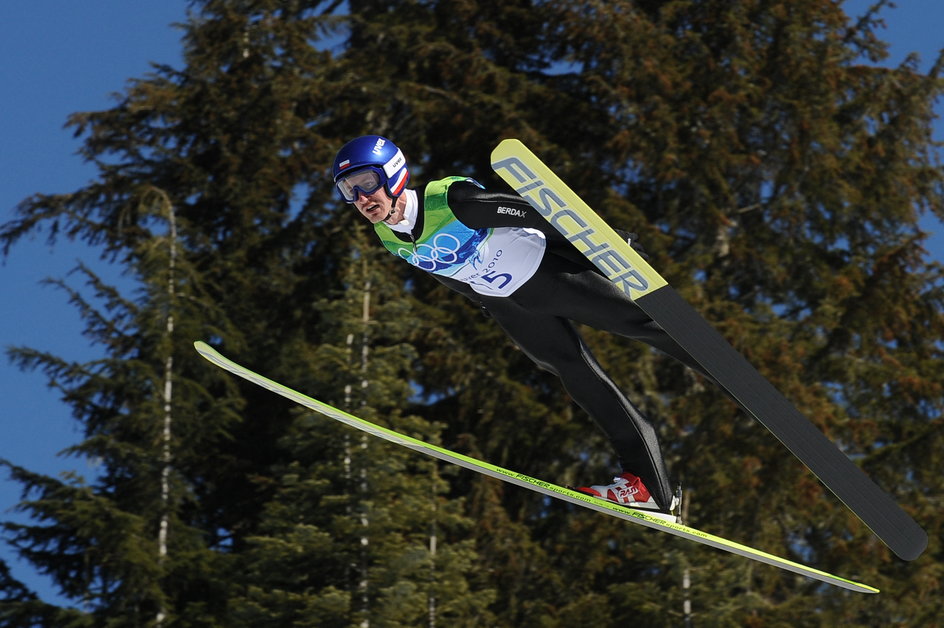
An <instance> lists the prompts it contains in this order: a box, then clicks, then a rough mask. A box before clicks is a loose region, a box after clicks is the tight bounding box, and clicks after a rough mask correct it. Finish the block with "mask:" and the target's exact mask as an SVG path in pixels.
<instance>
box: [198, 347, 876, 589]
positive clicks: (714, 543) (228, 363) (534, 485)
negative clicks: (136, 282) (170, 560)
mask: <svg viewBox="0 0 944 628" xmlns="http://www.w3.org/2000/svg"><path fill="white" fill-rule="evenodd" d="M194 347H195V348H196V350H197V352H198V353H200V355H202V356H203V357H204V358H206V359H207V360H209V361H210V362H211V363H213V364H215V365H216V366H218V367H220V368H222V369H224V370H226V371H229V372H230V373H232V374H234V375H237V376H239V377H241V378H243V379H245V380H247V381H249V382H252V383H253V384H256V385H258V386H261V387H263V388H265V389H267V390H270V391H272V392H274V393H276V394H278V395H281V396H282V397H285V398H286V399H289V400H291V401H294V402H295V403H298V404H300V405H302V406H305V407H306V408H309V409H311V410H314V411H315V412H318V413H320V414H323V415H325V416H327V417H329V418H332V419H334V420H336V421H340V422H341V423H344V424H346V425H349V426H351V427H354V428H356V429H359V430H361V431H364V432H367V433H368V434H371V435H373V436H377V437H379V438H382V439H384V440H386V441H389V442H391V443H396V444H398V445H402V446H404V447H408V448H409V449H412V450H414V451H418V452H420V453H423V454H426V455H428V456H432V457H434V458H438V459H440V460H444V461H446V462H450V463H452V464H456V465H459V466H461V467H464V468H466V469H470V470H472V471H476V472H478V473H481V474H483V475H487V476H489V477H492V478H497V479H499V480H502V481H504V482H508V483H510V484H514V485H516V486H520V487H522V488H526V489H529V490H532V491H534V492H536V493H540V494H542V495H547V496H549V497H553V498H555V499H560V500H562V501H565V502H569V503H571V504H576V505H577V506H581V507H583V508H589V509H590V510H596V511H597V512H601V513H604V514H607V515H610V516H613V517H618V518H620V519H624V520H626V521H630V522H632V523H635V524H638V525H641V526H645V527H647V528H653V529H655V530H660V531H662V532H668V533H669V534H672V535H674V536H679V537H682V538H685V539H688V540H690V541H695V542H696V543H701V544H703V545H708V546H711V547H714V548H717V549H720V550H723V551H725V552H730V553H732V554H737V555H738V556H743V557H745V558H750V559H752V560H756V561H758V562H761V563H765V564H768V565H772V566H774V567H779V568H780V569H784V570H786V571H791V572H793V573H797V574H800V575H802V576H806V577H808V578H813V579H814V580H819V581H822V582H826V583H828V584H831V585H835V586H837V587H842V588H844V589H848V590H850V591H856V592H859V593H878V592H879V590H878V589H876V588H874V587H871V586H869V585H866V584H862V583H859V582H854V581H852V580H847V579H845V578H841V577H839V576H836V575H833V574H830V573H827V572H825V571H820V570H819V569H814V568H812V567H808V566H806V565H803V564H801V563H797V562H794V561H791V560H787V559H785V558H780V557H779V556H774V555H773V554H768V553H767V552H763V551H761V550H758V549H754V548H752V547H748V546H746V545H742V544H740V543H736V542H734V541H729V540H728V539H724V538H722V537H720V536H716V535H714V534H709V533H707V532H702V531H701V530H697V529H695V528H691V527H688V526H685V525H682V524H679V523H672V522H669V521H664V520H662V519H659V518H658V517H654V516H652V515H649V514H646V513H645V512H641V511H638V510H632V509H628V508H624V507H622V506H620V505H618V504H613V503H610V502H608V501H606V500H602V499H599V498H597V497H593V496H590V495H587V494H585V493H581V492H579V491H575V490H573V489H569V488H565V487H563V486H558V485H556V484H552V483H550V482H545V481H544V480H539V479H537V478H532V477H530V476H527V475H524V474H523V473H517V472H515V471H510V470H508V469H504V468H502V467H499V466H496V465H493V464H490V463H488V462H483V461H481V460H477V459H475V458H470V457H469V456H465V455H463V454H460V453H456V452H453V451H450V450H448V449H444V448H442V447H438V446H436V445H433V444H430V443H427V442H424V441H421V440H418V439H416V438H412V437H410V436H406V435H405V434H400V433H399V432H396V431H394V430H390V429H387V428H385V427H381V426H379V425H376V424H374V423H371V422H369V421H365V420H364V419H361V418H359V417H356V416H354V415H352V414H349V413H347V412H344V411H343V410H339V409H337V408H335V407H333V406H330V405H328V404H326V403H323V402H321V401H318V400H317V399H313V398H311V397H308V396H307V395H304V394H302V393H300V392H297V391H295V390H292V389H291V388H289V387H287V386H284V385H283V384H280V383H278V382H275V381H273V380H271V379H269V378H267V377H264V376H262V375H259V374H258V373H255V372H253V371H251V370H249V369H248V368H246V367H244V366H241V365H239V364H237V363H236V362H233V361H232V360H230V359H228V358H226V357H224V356H223V355H221V354H220V353H219V352H218V351H216V350H215V349H213V348H212V347H210V346H209V345H208V344H206V343H205V342H199V341H198V342H195V343H194Z"/></svg>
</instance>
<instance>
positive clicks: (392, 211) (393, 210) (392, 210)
mask: <svg viewBox="0 0 944 628" xmlns="http://www.w3.org/2000/svg"><path fill="white" fill-rule="evenodd" d="M384 188H385V189H384V191H385V192H387V196H389V197H390V201H391V202H390V213H388V214H387V216H386V217H385V218H384V219H383V221H384V222H387V221H388V220H390V218H392V217H393V215H394V214H395V213H397V201H398V200H399V199H398V198H397V197H395V196H393V195H392V194H391V193H390V190H387V189H386V186H384Z"/></svg>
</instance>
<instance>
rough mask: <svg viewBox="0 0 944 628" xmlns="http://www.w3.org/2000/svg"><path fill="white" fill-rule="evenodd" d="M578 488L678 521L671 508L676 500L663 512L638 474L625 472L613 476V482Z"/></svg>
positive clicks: (622, 504)
mask: <svg viewBox="0 0 944 628" xmlns="http://www.w3.org/2000/svg"><path fill="white" fill-rule="evenodd" d="M577 490H578V491H580V492H581V493H586V494H588V495H593V496H594V497H599V498H600V499H605V500H607V501H611V502H613V503H616V504H619V505H621V506H627V507H629V508H638V509H640V510H645V511H647V514H650V515H652V516H655V517H659V518H660V519H666V520H667V521H672V522H673V523H675V522H677V521H678V518H677V517H676V516H675V515H674V514H672V513H671V508H673V507H675V503H674V502H675V500H674V499H673V500H672V501H673V504H672V507H670V512H668V513H666V512H663V511H662V510H661V509H660V508H659V505H658V504H657V503H656V500H654V499H653V498H652V495H650V494H649V489H647V488H646V485H645V484H643V483H642V480H641V479H639V477H638V476H636V475H633V474H632V473H626V472H624V473H622V474H620V475H618V476H616V477H615V478H613V483H612V484H606V485H603V484H596V485H594V486H581V487H580V488H578V489H577Z"/></svg>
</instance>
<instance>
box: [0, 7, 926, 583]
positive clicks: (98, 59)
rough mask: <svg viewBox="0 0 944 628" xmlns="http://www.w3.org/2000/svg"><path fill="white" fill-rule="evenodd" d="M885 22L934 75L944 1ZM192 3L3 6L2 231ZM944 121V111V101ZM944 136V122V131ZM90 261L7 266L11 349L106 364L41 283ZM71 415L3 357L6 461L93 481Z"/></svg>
mask: <svg viewBox="0 0 944 628" xmlns="http://www.w3.org/2000/svg"><path fill="white" fill-rule="evenodd" d="M869 4H871V0H851V1H849V2H847V3H846V10H847V13H850V14H852V15H858V14H860V13H861V12H862V11H863V10H864V9H865V7H867V6H868V5H869ZM898 4H899V5H900V6H899V7H898V8H896V9H887V10H886V11H885V13H884V15H885V17H886V21H887V30H886V31H885V32H884V33H883V39H885V40H887V41H889V42H890V43H891V44H892V49H891V53H892V54H891V58H890V59H889V63H890V64H892V65H895V64H897V63H898V62H900V61H901V60H902V59H903V58H904V56H905V55H906V54H907V53H908V52H911V51H915V52H918V53H919V54H920V55H921V57H922V65H921V67H922V68H923V69H927V68H928V67H929V65H930V63H931V62H932V61H933V60H934V58H935V57H936V54H937V50H938V49H940V48H942V47H944V34H942V33H944V30H942V25H944V2H942V0H898ZM186 10H187V3H186V1H185V0H150V1H147V2H144V1H133V2H131V1H129V0H84V1H82V2H74V1H64V0H28V1H25V2H17V1H15V0H5V1H3V2H0V222H6V221H7V220H9V219H10V218H12V217H13V212H12V210H13V208H14V207H15V206H16V204H17V203H19V202H20V201H21V200H23V199H24V198H26V197H28V196H30V195H31V194H34V193H39V192H42V193H57V192H70V191H74V190H76V189H77V188H79V187H81V186H83V185H84V184H85V183H86V182H87V181H89V180H90V179H91V178H93V177H94V176H95V172H94V170H93V168H92V167H90V166H88V165H86V164H84V163H82V161H81V159H80V158H78V157H77V156H76V155H75V151H76V150H77V149H78V147H79V142H78V140H76V139H74V138H73V137H72V135H71V132H69V131H68V130H66V129H64V128H63V124H64V123H65V120H66V117H67V116H68V115H69V114H70V113H74V112H77V111H94V110H102V109H107V108H109V107H111V106H113V104H114V100H113V99H112V97H111V95H112V94H114V93H116V92H120V91H121V90H122V89H123V88H124V85H125V83H126V81H127V80H128V79H131V78H138V77H142V76H144V75H145V74H146V73H147V72H149V71H150V65H149V63H150V62H157V63H167V64H170V65H174V66H177V67H180V65H181V55H180V50H181V44H180V35H181V33H180V31H178V30H176V29H174V28H173V27H172V26H171V24H172V23H174V22H181V21H183V20H184V18H185V15H186ZM938 111H939V112H944V103H941V104H939V106H938ZM938 129H939V130H938V132H937V134H936V136H937V137H938V139H942V138H944V123H939V124H938ZM925 225H926V227H925V228H926V229H927V230H929V231H933V232H935V236H934V238H933V241H932V242H933V245H932V254H933V256H934V257H935V258H936V259H938V260H939V261H942V262H944V228H942V226H941V224H940V223H937V222H936V221H926V222H925ZM79 259H81V260H82V261H84V262H85V263H87V264H89V265H92V266H93V267H95V268H96V269H97V270H99V271H100V272H102V274H103V275H104V276H106V277H111V278H114V279H115V280H116V281H121V278H120V277H119V276H118V274H117V273H116V272H114V271H113V270H112V271H109V270H108V269H107V268H105V267H104V265H102V264H101V263H99V262H98V260H97V254H96V252H95V251H94V250H91V249H89V248H87V247H85V246H83V245H77V244H71V243H69V242H67V241H66V240H60V241H59V242H58V243H57V244H56V246H55V247H53V248H50V247H49V246H47V245H46V243H45V238H44V237H37V238H35V239H33V240H32V241H23V242H21V243H20V244H18V245H17V246H16V247H15V248H14V249H13V251H12V253H11V255H10V257H9V259H7V260H6V262H5V264H4V265H3V266H0V295H2V299H0V349H4V348H6V347H9V346H14V345H22V346H29V347H33V348H36V349H41V350H46V351H49V352H51V353H54V354H56V355H59V356H62V357H64V358H67V359H75V360H80V361H84V360H88V359H92V358H95V357H98V356H99V355H100V352H99V351H98V350H96V349H94V348H91V347H89V345H88V342H87V341H86V340H85V339H84V337H83V336H82V335H81V332H82V326H81V322H80V319H79V316H78V314H77V312H76V310H75V309H74V308H73V307H72V306H70V305H69V304H68V303H67V298H66V295H65V294H64V293H62V292H61V291H59V290H56V289H54V288H52V287H49V286H41V285H40V281H41V280H42V279H43V278H45V277H56V278H62V277H65V276H66V274H67V273H68V272H69V271H70V270H71V269H72V268H74V267H75V264H76V261H77V260H79ZM81 436H82V435H81V434H80V433H79V432H78V431H77V429H76V426H75V425H74V421H73V420H72V418H71V416H70V413H69V410H68V408H67V407H66V406H65V405H63V404H62V403H61V402H60V401H59V399H58V394H57V393H56V392H55V391H52V390H50V389H48V388H47V387H46V380H45V377H44V376H43V375H42V374H41V373H37V372H30V373H24V372H21V371H19V370H18V369H17V368H15V367H14V366H12V365H11V364H9V362H8V361H7V360H6V358H5V357H4V356H0V458H6V459H9V460H11V461H12V462H14V463H16V464H19V465H22V466H25V467H27V468H29V469H31V470H33V471H38V472H41V473H46V474H49V475H56V474H57V473H59V472H61V471H65V470H74V471H77V472H78V473H80V474H83V475H86V476H87V477H91V476H92V475H94V469H93V468H92V467H90V466H89V465H88V463H87V462H86V461H84V460H76V459H72V458H63V457H61V456H58V455H57V454H58V452H60V451H61V450H63V449H64V448H66V447H68V446H69V445H72V444H75V443H76V442H77V441H79V440H80V439H81ZM18 500H19V489H18V486H17V485H15V484H13V483H11V482H10V481H8V480H7V478H6V477H5V476H3V475H0V520H4V519H9V518H11V517H13V515H11V514H10V513H9V512H5V511H7V510H8V509H9V508H11V507H12V506H13V505H14V504H15V503H16V502H17V501H18ZM0 558H3V559H5V560H7V562H8V563H10V565H11V568H12V569H13V572H14V576H15V577H17V578H18V579H20V580H22V581H24V582H25V583H27V584H28V585H29V586H31V587H32V588H34V589H35V590H37V592H38V593H39V594H40V595H41V596H42V597H43V598H44V599H47V600H50V601H55V600H57V599H58V598H57V597H56V594H55V591H54V590H52V589H51V588H50V586H49V584H48V582H47V581H46V580H45V579H44V578H43V577H41V576H39V575H37V574H35V573H33V571H32V570H31V568H30V567H29V566H28V565H25V564H23V563H21V562H18V561H17V559H16V558H15V557H14V556H13V554H12V553H11V551H10V550H9V549H8V548H7V547H6V546H5V545H2V544H0Z"/></svg>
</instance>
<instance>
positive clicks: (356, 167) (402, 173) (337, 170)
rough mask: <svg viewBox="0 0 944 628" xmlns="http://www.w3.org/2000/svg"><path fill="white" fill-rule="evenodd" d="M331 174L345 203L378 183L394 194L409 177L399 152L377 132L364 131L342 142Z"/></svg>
mask: <svg viewBox="0 0 944 628" xmlns="http://www.w3.org/2000/svg"><path fill="white" fill-rule="evenodd" d="M332 174H333V176H334V183H335V185H336V186H337V188H338V191H339V192H340V193H341V197H342V198H343V199H344V200H345V201H347V202H348V203H353V202H354V201H355V200H356V199H357V196H358V193H364V194H370V193H371V192H375V191H376V190H377V189H378V188H380V186H384V188H385V189H386V190H387V194H389V195H390V197H391V198H397V197H398V196H400V194H402V193H403V190H405V189H406V184H407V182H408V181H409V180H410V172H409V170H407V167H406V158H405V157H404V156H403V152H402V151H401V150H400V149H399V148H397V146H396V144H394V143H393V142H391V141H390V140H388V139H387V138H385V137H381V136H379V135H364V136H362V137H358V138H357V139H353V140H351V141H350V142H348V143H347V144H345V145H344V146H342V147H341V150H339V151H338V154H337V156H336V157H335V158H334V168H333V171H332Z"/></svg>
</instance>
